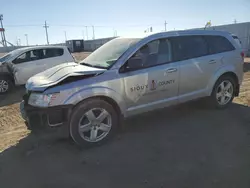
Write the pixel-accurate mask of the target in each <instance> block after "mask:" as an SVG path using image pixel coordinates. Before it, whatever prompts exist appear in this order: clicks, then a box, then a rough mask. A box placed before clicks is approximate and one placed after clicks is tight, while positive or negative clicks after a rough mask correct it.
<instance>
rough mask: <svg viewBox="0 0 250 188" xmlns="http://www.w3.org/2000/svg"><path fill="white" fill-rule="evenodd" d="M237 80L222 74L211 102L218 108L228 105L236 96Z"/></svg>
mask: <svg viewBox="0 0 250 188" xmlns="http://www.w3.org/2000/svg"><path fill="white" fill-rule="evenodd" d="M235 92H236V81H235V79H233V78H232V77H231V76H222V77H221V78H219V79H218V80H217V82H216V83H215V85H214V88H213V91H212V94H211V97H210V99H211V100H210V102H211V104H212V105H213V106H215V107H216V108H220V109H223V108H226V107H228V106H229V105H230V104H231V103H232V101H233V99H234V96H235Z"/></svg>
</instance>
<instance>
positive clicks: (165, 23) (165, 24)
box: [164, 20, 168, 31]
mask: <svg viewBox="0 0 250 188" xmlns="http://www.w3.org/2000/svg"><path fill="white" fill-rule="evenodd" d="M167 24H168V23H167V22H166V20H165V22H164V26H165V31H167Z"/></svg>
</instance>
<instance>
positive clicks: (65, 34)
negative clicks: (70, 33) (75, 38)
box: [64, 31, 67, 42]
mask: <svg viewBox="0 0 250 188" xmlns="http://www.w3.org/2000/svg"><path fill="white" fill-rule="evenodd" d="M64 37H65V42H66V41H67V33H66V31H64Z"/></svg>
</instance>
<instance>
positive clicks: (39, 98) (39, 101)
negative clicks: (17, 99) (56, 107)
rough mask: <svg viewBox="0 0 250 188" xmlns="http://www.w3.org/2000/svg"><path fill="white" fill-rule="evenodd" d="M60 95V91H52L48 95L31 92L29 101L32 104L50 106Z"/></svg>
mask: <svg viewBox="0 0 250 188" xmlns="http://www.w3.org/2000/svg"><path fill="white" fill-rule="evenodd" d="M58 96H59V93H52V94H47V95H44V94H40V93H31V95H30V97H29V102H28V103H29V104H30V105H32V106H38V107H48V106H50V105H51V103H52V102H53V101H54V100H55V99H56V98H57V97H58Z"/></svg>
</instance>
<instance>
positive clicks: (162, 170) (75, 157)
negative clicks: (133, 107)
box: [0, 54, 250, 188]
mask: <svg viewBox="0 0 250 188" xmlns="http://www.w3.org/2000/svg"><path fill="white" fill-rule="evenodd" d="M76 56H77V57H82V56H84V54H77V55H76ZM78 59H80V58H78ZM249 65H250V64H248V63H246V64H245V78H244V83H243V86H242V88H241V94H240V96H239V97H237V98H236V99H235V100H234V103H233V104H232V106H231V107H230V108H228V109H226V110H213V109H208V108H205V107H203V106H202V105H201V104H200V102H199V101H197V102H191V103H187V104H183V105H178V106H175V107H172V108H168V109H163V110H159V111H157V112H153V113H147V114H143V115H140V116H137V117H134V118H131V119H128V120H126V122H125V129H124V131H122V132H120V133H119V134H118V135H117V136H116V137H115V139H114V140H112V141H111V142H109V143H107V144H105V145H103V146H101V147H97V148H92V149H88V150H80V149H79V148H77V147H76V146H75V145H73V144H72V142H71V141H70V140H68V139H66V138H61V137H54V138H53V137H51V136H41V135H34V134H31V133H30V132H29V131H28V130H27V129H26V128H25V125H24V122H23V120H22V119H21V117H20V114H19V109H18V108H19V107H18V104H19V102H20V100H21V96H22V94H23V93H24V89H23V88H22V87H20V88H17V89H16V91H15V92H14V93H13V94H10V95H9V96H6V97H2V98H1V99H0V140H1V142H0V151H2V152H1V153H0V187H4V188H13V187H18V188H22V187H24V188H27V187H36V188H40V187H41V188H42V187H60V188H63V187H65V188H66V187H67V188H68V187H91V188H94V187H104V188H106V187H107V188H110V187H119V188H122V187H124V188H125V187H126V188H128V187H135V188H140V187H143V188H145V187H152V188H157V187H159V188H160V187H173V188H175V187H178V188H179V187H181V188H182V187H202V188H211V187H218V188H231V187H232V188H235V187H237V188H238V187H239V188H245V187H246V188H249V187H250V178H249V177H250V160H249V159H250V127H249V125H250V116H249V114H250V108H249V107H248V106H249V105H250V102H249V101H250V97H249V95H248V94H249V91H250V90H249V89H250V72H249V71H250V66H249Z"/></svg>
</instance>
